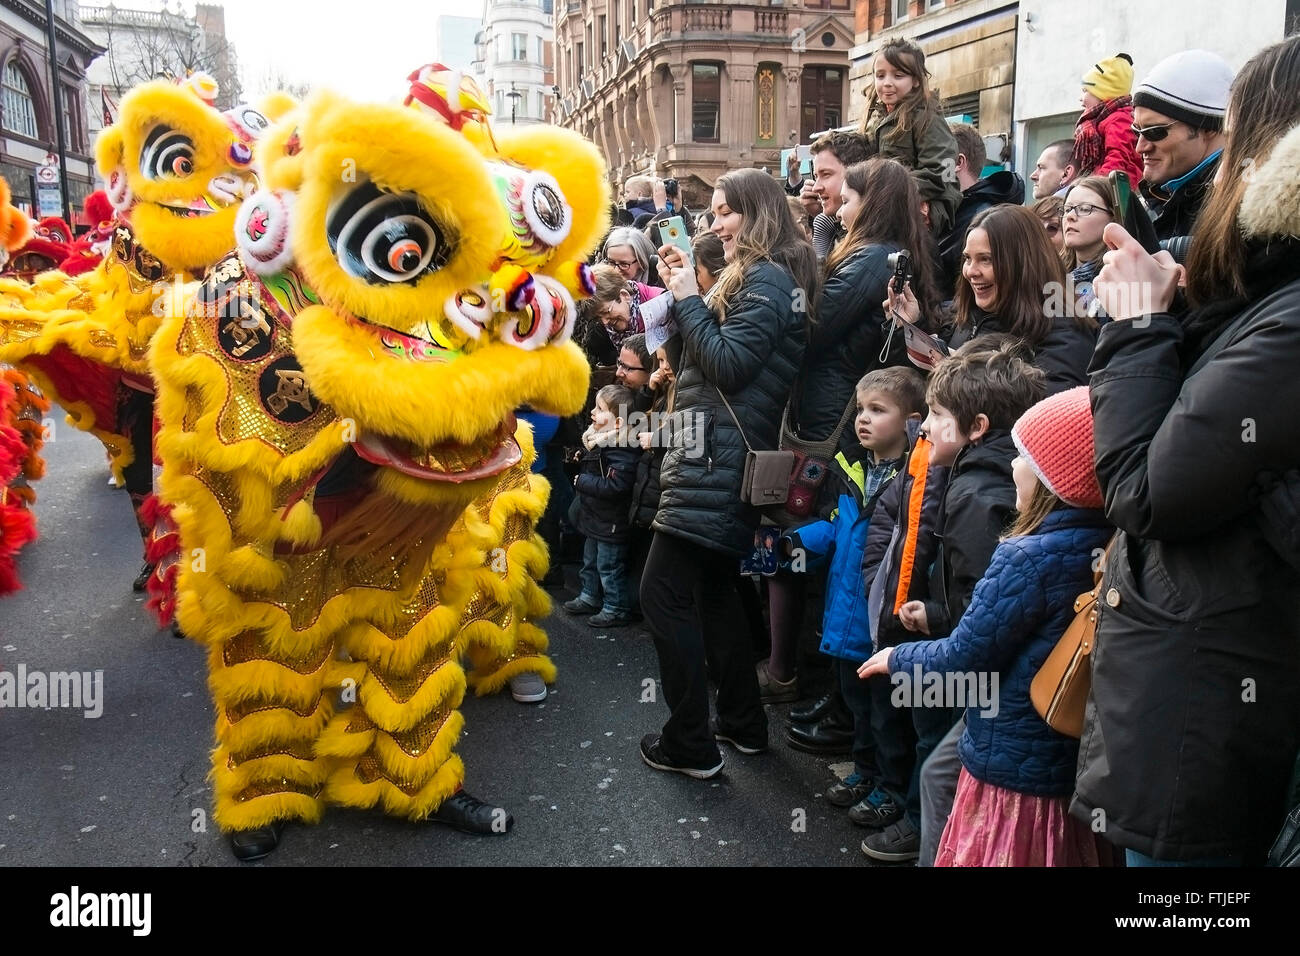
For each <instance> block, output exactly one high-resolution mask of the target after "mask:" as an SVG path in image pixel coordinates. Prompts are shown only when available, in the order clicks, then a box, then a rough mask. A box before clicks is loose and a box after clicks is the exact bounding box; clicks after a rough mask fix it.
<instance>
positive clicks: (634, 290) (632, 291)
mask: <svg viewBox="0 0 1300 956" xmlns="http://www.w3.org/2000/svg"><path fill="white" fill-rule="evenodd" d="M627 293H628V295H629V296H631V297H632V301H631V302H629V303H628V306H627V315H628V323H627V328H625V329H624V330H623V331H622V332H616V331H614V329H611V328H609V327H608V326H606V328H605V331H606V332H608V333H609V340H610V341H611V342H613V343H614V351H616V352H619V351H622V349H623V342H624V340H625V339H627V337H628V336H630V335H637V334H638V333H642V332H645V322H644V321H643V320H642V319H641V286H640V284H639V283H636V282H629V283H628V284H627ZM661 295H668V293H667V292H663V293H661Z"/></svg>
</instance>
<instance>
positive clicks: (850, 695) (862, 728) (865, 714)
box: [834, 658, 878, 780]
mask: <svg viewBox="0 0 1300 956" xmlns="http://www.w3.org/2000/svg"><path fill="white" fill-rule="evenodd" d="M834 666H835V675H836V679H837V680H838V681H839V688H840V696H841V697H842V698H843V699H844V703H845V704H846V705H847V706H848V708H849V713H851V714H852V715H853V770H854V772H855V773H856V774H857V775H858V776H860V777H861V778H862V779H863V780H875V779H876V777H877V775H878V770H877V767H876V738H875V737H874V736H873V735H872V733H871V704H872V701H871V687H870V684H871V681H870V680H863V679H862V678H860V677H859V676H858V662H855V661H846V660H840V659H839V658H836V659H835V665H834Z"/></svg>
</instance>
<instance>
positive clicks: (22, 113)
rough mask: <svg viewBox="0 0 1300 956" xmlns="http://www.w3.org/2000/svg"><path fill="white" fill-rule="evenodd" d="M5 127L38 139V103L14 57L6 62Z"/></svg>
mask: <svg viewBox="0 0 1300 956" xmlns="http://www.w3.org/2000/svg"><path fill="white" fill-rule="evenodd" d="M4 128H5V129H7V130H8V131H9V132H11V133H18V134H19V135H21V136H27V137H29V138H31V139H36V104H35V103H33V102H32V94H31V90H30V89H29V88H28V86H27V77H26V76H24V75H23V71H22V70H21V69H19V68H18V63H17V61H16V60H14V59H10V61H9V62H8V63H6V64H5V73H4Z"/></svg>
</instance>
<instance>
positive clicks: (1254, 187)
mask: <svg viewBox="0 0 1300 956" xmlns="http://www.w3.org/2000/svg"><path fill="white" fill-rule="evenodd" d="M1247 175H1249V176H1250V182H1249V184H1248V185H1247V186H1246V191H1245V193H1244V195H1243V196H1242V200H1241V211H1240V212H1239V213H1238V219H1239V221H1240V222H1241V226H1242V228H1243V229H1244V230H1245V231H1246V235H1248V236H1252V237H1258V238H1261V239H1262V238H1267V237H1269V236H1300V125H1297V126H1294V127H1292V129H1291V132H1289V133H1287V134H1286V135H1285V136H1283V137H1282V138H1281V139H1280V140H1278V142H1277V145H1276V146H1274V147H1273V152H1272V153H1270V154H1269V156H1268V158H1267V159H1265V160H1264V161H1263V162H1262V163H1260V164H1259V165H1258V166H1256V167H1255V169H1254V170H1253V171H1251V172H1250V173H1248V174H1247Z"/></svg>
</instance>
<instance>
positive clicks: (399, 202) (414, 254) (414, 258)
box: [325, 182, 452, 285]
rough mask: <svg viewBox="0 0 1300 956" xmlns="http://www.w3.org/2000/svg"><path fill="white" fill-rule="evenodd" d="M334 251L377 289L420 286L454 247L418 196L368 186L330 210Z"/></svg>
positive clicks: (352, 271)
mask: <svg viewBox="0 0 1300 956" xmlns="http://www.w3.org/2000/svg"><path fill="white" fill-rule="evenodd" d="M325 231H326V234H327V236H328V238H329V244H330V251H331V252H333V253H334V256H335V258H336V259H338V262H339V265H341V266H342V267H343V269H344V271H345V272H347V273H348V275H350V276H354V277H356V278H358V279H362V280H364V281H366V282H368V283H370V284H371V285H381V284H383V283H395V282H406V283H414V282H416V281H418V280H419V279H420V277H421V276H423V275H425V274H426V273H429V272H436V271H437V270H438V269H441V268H442V267H443V266H444V265H445V264H446V263H447V260H448V259H449V258H451V252H452V249H451V244H450V243H449V242H448V240H447V237H446V235H445V233H444V232H443V230H442V228H441V227H440V226H439V225H438V222H437V221H436V220H435V219H434V218H433V217H432V216H430V215H429V213H427V212H426V211H425V209H424V207H423V206H421V205H420V201H419V199H418V198H416V196H415V194H414V193H389V192H384V191H383V190H381V189H380V188H379V187H378V186H376V185H375V184H374V183H370V182H367V183H363V184H361V185H360V186H358V187H357V188H356V189H353V190H352V191H351V192H350V193H348V194H347V195H346V196H344V197H343V199H342V200H341V201H340V202H339V203H338V204H337V205H336V206H335V207H334V208H333V209H332V210H331V211H330V213H329V217H328V220H327V222H326V225H325Z"/></svg>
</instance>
